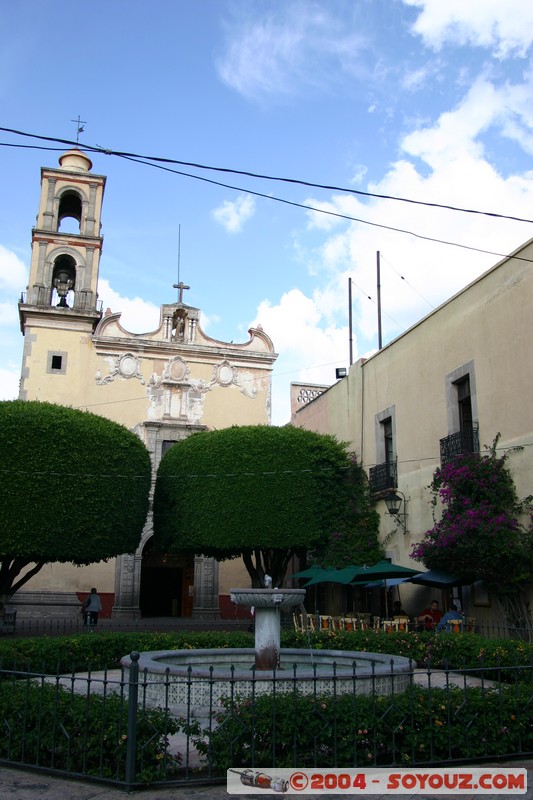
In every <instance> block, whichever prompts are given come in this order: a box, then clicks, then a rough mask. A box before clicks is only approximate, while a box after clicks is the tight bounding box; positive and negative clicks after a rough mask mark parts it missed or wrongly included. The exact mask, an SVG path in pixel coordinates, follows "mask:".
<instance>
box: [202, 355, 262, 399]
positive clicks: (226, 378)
mask: <svg viewBox="0 0 533 800" xmlns="http://www.w3.org/2000/svg"><path fill="white" fill-rule="evenodd" d="M216 383H218V385H219V386H222V387H227V386H231V385H232V384H233V386H236V387H237V388H238V389H240V390H241V392H242V393H243V394H245V395H246V397H251V398H252V399H253V398H254V397H255V396H256V395H257V389H256V387H255V386H254V385H253V381H252V379H251V377H250V376H247V375H246V374H243V373H242V372H239V370H237V369H236V368H235V367H233V366H232V365H231V364H230V363H229V361H222V362H221V363H220V364H215V366H214V367H213V377H212V379H211V385H214V384H216Z"/></svg>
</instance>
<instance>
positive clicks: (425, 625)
mask: <svg viewBox="0 0 533 800" xmlns="http://www.w3.org/2000/svg"><path fill="white" fill-rule="evenodd" d="M441 619H442V611H441V610H440V608H439V603H438V601H437V600H432V601H431V605H430V606H429V608H425V609H424V610H423V611H421V612H420V614H419V615H418V629H419V630H422V631H423V630H426V631H432V630H434V628H435V627H436V626H437V625H438V624H439V622H440V621H441Z"/></svg>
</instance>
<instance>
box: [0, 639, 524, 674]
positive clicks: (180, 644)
mask: <svg viewBox="0 0 533 800" xmlns="http://www.w3.org/2000/svg"><path fill="white" fill-rule="evenodd" d="M281 644H282V646H283V647H301V648H302V649H306V648H309V646H311V647H313V648H316V649H321V650H324V649H330V650H364V651H368V652H374V653H390V654H391V655H401V656H405V657H406V658H411V659H412V660H413V661H415V662H416V664H417V666H418V667H421V666H428V665H430V666H431V667H432V668H435V669H436V668H442V667H444V666H448V667H449V668H450V669H464V668H470V669H473V668H476V667H480V666H483V667H485V668H492V667H504V666H517V665H525V666H527V665H530V664H532V663H533V644H529V643H527V642H523V641H521V640H517V639H486V638H484V637H482V636H478V635H477V634H461V635H456V634H448V633H442V634H434V633H426V632H421V633H403V632H398V633H396V632H395V633H390V634H388V633H383V632H382V631H372V630H369V631H326V632H323V633H316V634H312V635H310V636H306V635H304V634H301V633H296V632H293V631H291V630H284V631H282V634H281ZM217 647H253V634H251V633H247V632H245V631H232V632H221V631H202V632H198V631H196V632H195V631H189V632H183V631H174V632H169V633H152V632H148V631H144V632H143V631H139V632H131V633H130V632H128V633H96V632H94V633H91V634H88V633H86V632H83V633H80V634H77V635H75V636H61V637H59V636H58V637H46V636H38V637H32V638H22V637H21V638H18V637H15V638H9V639H7V638H3V639H0V663H2V664H4V665H6V666H9V667H11V666H12V665H13V664H14V663H16V664H17V665H18V666H19V667H20V668H24V669H26V668H27V669H30V670H32V671H34V672H46V673H57V672H70V671H86V670H88V669H92V670H99V669H104V668H106V667H108V668H116V667H117V666H118V664H119V662H120V659H121V658H122V657H123V656H125V655H128V654H129V653H131V652H133V651H134V650H136V651H139V652H141V651H143V650H177V649H199V648H217Z"/></svg>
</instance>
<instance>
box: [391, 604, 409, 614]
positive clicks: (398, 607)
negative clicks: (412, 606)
mask: <svg viewBox="0 0 533 800" xmlns="http://www.w3.org/2000/svg"><path fill="white" fill-rule="evenodd" d="M392 615H393V616H394V617H408V616H409V614H408V613H407V611H404V610H403V608H402V604H401V602H400V601H399V600H395V601H394V603H393V604H392Z"/></svg>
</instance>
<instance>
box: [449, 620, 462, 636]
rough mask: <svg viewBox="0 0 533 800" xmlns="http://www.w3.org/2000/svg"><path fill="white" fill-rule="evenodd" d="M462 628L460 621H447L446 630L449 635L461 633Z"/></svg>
mask: <svg viewBox="0 0 533 800" xmlns="http://www.w3.org/2000/svg"><path fill="white" fill-rule="evenodd" d="M462 628H463V620H462V619H449V620H448V622H447V623H446V630H447V631H449V632H450V633H461V631H462Z"/></svg>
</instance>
